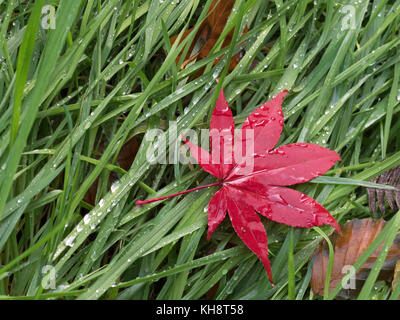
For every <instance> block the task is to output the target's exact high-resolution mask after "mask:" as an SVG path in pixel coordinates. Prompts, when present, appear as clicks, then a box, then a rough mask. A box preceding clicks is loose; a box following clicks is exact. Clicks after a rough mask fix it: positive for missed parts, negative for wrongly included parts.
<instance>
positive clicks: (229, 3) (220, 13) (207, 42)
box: [170, 0, 247, 71]
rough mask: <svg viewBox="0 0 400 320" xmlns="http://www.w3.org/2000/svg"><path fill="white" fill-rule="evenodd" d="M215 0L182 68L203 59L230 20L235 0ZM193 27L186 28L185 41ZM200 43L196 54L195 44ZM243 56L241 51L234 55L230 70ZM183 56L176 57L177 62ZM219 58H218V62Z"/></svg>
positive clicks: (230, 34)
mask: <svg viewBox="0 0 400 320" xmlns="http://www.w3.org/2000/svg"><path fill="white" fill-rule="evenodd" d="M217 2H218V0H214V1H213V2H212V3H211V6H210V8H209V10H208V15H207V18H206V19H205V20H204V22H203V23H202V24H201V26H200V28H199V30H198V32H197V34H196V36H195V37H194V39H193V42H192V44H191V46H190V48H189V50H188V53H187V55H186V57H185V61H184V62H183V63H182V66H181V69H184V68H185V66H186V65H187V64H188V63H189V62H191V61H193V60H195V59H199V60H200V59H203V58H205V57H207V56H208V54H209V53H210V51H211V49H212V48H213V47H214V45H215V43H216V42H217V40H218V38H219V36H220V34H221V33H222V31H223V29H224V27H225V24H226V22H227V21H228V18H229V15H230V14H231V11H232V8H233V6H234V4H235V0H220V1H219V3H217ZM214 7H215V8H214ZM192 30H193V28H190V29H188V30H186V31H185V32H184V34H183V36H182V40H181V41H183V40H184V39H185V38H186V37H187V36H188V35H189V34H190V33H191V32H192ZM233 32H234V30H233V29H232V30H231V31H230V33H229V34H228V35H227V36H226V38H225V39H224V42H223V44H222V48H224V47H226V46H228V45H229V44H230V43H231V41H232V36H233ZM246 32H247V26H246V27H245V29H244V31H243V35H244V34H246ZM177 36H178V35H175V36H173V37H171V39H170V41H171V44H173V43H174V42H175V40H176V38H177ZM196 44H198V45H199V46H200V50H199V51H198V52H196V53H195V54H192V52H193V49H194V47H195V45H196ZM241 57H242V54H241V53H238V54H236V55H235V56H233V57H232V59H231V63H230V65H229V71H232V70H233V69H234V68H235V67H236V65H237V64H238V63H239V61H240V59H241ZM180 58H181V54H180V55H178V57H177V58H176V63H177V64H178V62H179V59H180ZM218 60H219V59H216V62H218Z"/></svg>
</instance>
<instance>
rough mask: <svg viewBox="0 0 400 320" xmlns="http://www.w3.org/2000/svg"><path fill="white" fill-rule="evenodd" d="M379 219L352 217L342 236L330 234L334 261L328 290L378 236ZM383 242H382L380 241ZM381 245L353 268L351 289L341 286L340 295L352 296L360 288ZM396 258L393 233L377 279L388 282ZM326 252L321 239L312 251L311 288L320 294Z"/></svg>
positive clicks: (399, 250) (399, 251)
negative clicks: (357, 268)
mask: <svg viewBox="0 0 400 320" xmlns="http://www.w3.org/2000/svg"><path fill="white" fill-rule="evenodd" d="M385 224H386V221H385V220H383V219H379V220H372V219H371V218H367V219H353V220H351V221H348V222H347V223H346V224H345V225H344V226H343V227H342V233H343V235H342V236H340V235H339V234H336V233H335V234H334V235H333V236H332V237H330V239H331V241H332V244H333V246H334V250H335V254H334V263H333V270H332V275H331V283H330V291H331V290H333V289H334V288H335V287H336V286H337V285H338V284H339V282H340V281H341V280H342V278H343V276H344V275H345V274H346V273H347V271H348V269H347V270H346V268H349V266H352V265H353V264H354V263H355V262H356V261H357V259H358V258H359V257H360V256H361V254H362V253H363V252H364V251H365V250H366V249H367V248H368V246H369V245H370V244H371V242H372V241H373V240H374V239H375V238H376V237H377V236H378V234H379V233H380V231H381V230H382V229H383V227H384V226H385ZM382 245H383V244H382ZM382 245H381V246H380V247H379V248H378V249H377V250H376V251H375V252H374V253H373V254H372V255H371V256H370V257H369V258H368V260H367V261H366V262H365V264H364V265H363V266H362V267H361V268H360V269H359V270H358V271H357V273H356V279H355V289H342V291H341V292H340V293H339V294H338V297H340V298H346V299H347V298H349V297H352V296H354V295H356V294H357V293H358V292H359V291H360V290H361V288H362V283H363V282H364V281H365V279H366V278H367V277H368V274H369V272H370V270H371V268H372V266H373V265H374V263H375V261H376V259H377V257H378V255H379V252H380V251H381V248H382ZM398 259H400V236H397V237H396V239H395V241H394V243H393V245H392V246H391V248H390V250H389V252H388V255H387V257H386V260H385V263H384V264H383V266H382V269H381V272H380V274H379V277H378V280H386V281H390V280H391V278H392V276H393V269H394V265H395V263H396V261H397V260H398ZM328 261H329V251H328V246H327V244H326V242H325V241H324V242H322V243H321V244H320V246H319V247H318V248H317V250H316V251H315V253H314V265H313V270H312V276H311V288H312V290H313V292H314V293H315V294H319V295H323V293H324V286H325V277H326V271H327V268H328Z"/></svg>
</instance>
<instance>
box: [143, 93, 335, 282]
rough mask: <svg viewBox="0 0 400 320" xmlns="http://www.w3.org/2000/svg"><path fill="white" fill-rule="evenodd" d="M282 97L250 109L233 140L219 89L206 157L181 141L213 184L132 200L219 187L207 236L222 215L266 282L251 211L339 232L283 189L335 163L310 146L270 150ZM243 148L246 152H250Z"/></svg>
mask: <svg viewBox="0 0 400 320" xmlns="http://www.w3.org/2000/svg"><path fill="white" fill-rule="evenodd" d="M286 94H287V91H286V90H285V91H282V92H281V93H279V94H278V95H277V96H276V97H274V98H273V99H271V100H270V101H267V102H266V103H264V104H262V105H261V106H260V107H259V108H258V109H256V110H254V111H253V112H252V113H251V114H250V115H249V116H248V117H247V119H246V120H245V121H244V123H243V125H242V128H241V130H240V131H239V133H238V135H237V136H236V138H235V139H234V134H235V133H234V130H235V123H234V120H233V115H232V111H231V110H230V108H229V105H228V103H227V102H226V100H225V96H224V94H223V91H222V90H221V92H220V95H219V97H218V99H217V102H216V106H215V108H214V111H213V114H212V117H211V122H210V150H211V151H212V152H211V154H210V153H209V152H208V151H207V150H205V149H203V148H201V147H199V146H197V145H195V144H192V143H191V142H190V141H188V140H186V138H184V141H185V143H186V145H187V146H188V147H189V150H190V153H191V154H192V156H193V158H194V159H195V160H196V162H197V163H198V164H199V165H200V166H201V167H202V169H203V170H204V171H206V172H208V173H210V174H211V175H213V176H215V177H216V178H218V179H219V182H216V183H212V184H209V185H206V186H201V187H197V188H194V189H191V190H186V191H183V192H179V193H177V194H174V195H170V196H166V197H162V198H157V199H151V200H145V201H142V200H138V201H136V204H137V205H143V204H146V203H150V202H155V201H158V200H162V199H167V198H171V197H175V196H178V195H180V194H185V193H188V192H191V191H195V190H199V189H202V188H208V187H211V186H221V187H222V188H221V189H219V190H218V191H217V192H216V193H215V194H214V196H213V197H212V198H211V200H210V202H209V205H208V237H207V238H208V239H209V238H210V237H211V234H212V232H213V231H214V230H215V229H216V227H217V226H218V225H219V224H220V223H221V222H222V220H223V219H224V218H225V216H226V212H228V215H229V218H230V220H231V222H232V225H233V228H234V230H235V232H236V233H237V235H238V236H239V237H240V238H241V239H242V241H243V242H244V243H245V244H246V246H247V247H248V248H249V249H250V250H251V251H253V252H254V253H255V254H256V255H257V256H258V258H259V259H260V260H261V261H262V263H263V265H264V268H265V270H266V272H267V274H268V278H269V280H270V282H271V283H273V281H272V273H271V265H270V262H269V259H268V246H267V242H268V241H267V233H266V231H265V228H264V225H263V224H262V222H261V219H260V217H259V216H258V215H257V214H256V212H258V213H260V214H261V215H263V216H264V217H266V218H268V219H270V220H273V221H275V222H279V223H284V224H286V225H289V226H293V227H306V228H309V227H313V226H320V225H325V224H329V225H331V226H332V227H334V228H335V229H336V230H337V231H338V232H340V227H339V225H338V224H337V222H336V220H335V219H334V218H333V217H332V216H331V215H330V214H329V212H328V211H327V210H326V209H325V208H324V207H322V206H321V205H320V204H319V203H318V202H316V201H315V200H314V199H312V198H310V197H308V196H306V195H305V194H302V193H300V192H298V191H296V190H294V189H290V188H285V187H284V186H290V185H294V184H297V183H303V182H307V181H309V180H311V179H313V178H315V177H317V176H319V175H322V174H323V173H325V172H326V171H327V170H329V169H330V168H331V167H332V166H333V165H334V164H335V162H336V161H339V160H340V156H339V155H338V154H337V153H336V152H335V151H332V150H329V149H326V148H323V147H321V146H318V145H315V144H311V143H293V144H288V145H284V146H281V147H279V148H277V149H273V148H274V147H275V145H276V144H277V143H278V140H279V138H280V136H281V133H282V128H283V113H282V106H281V104H282V102H283V98H284V97H285V96H286ZM249 148H251V149H252V151H251V152H250V153H248V149H249ZM243 150H245V155H244V156H243ZM238 159H239V160H238Z"/></svg>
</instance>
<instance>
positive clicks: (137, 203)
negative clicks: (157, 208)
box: [136, 181, 222, 206]
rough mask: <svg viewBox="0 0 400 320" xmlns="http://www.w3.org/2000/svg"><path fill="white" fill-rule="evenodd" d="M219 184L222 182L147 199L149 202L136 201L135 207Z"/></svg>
mask: <svg viewBox="0 0 400 320" xmlns="http://www.w3.org/2000/svg"><path fill="white" fill-rule="evenodd" d="M221 184H222V181H219V182H214V183H210V184H206V185H204V186H200V187H196V188H193V189H189V190H186V191H182V192H178V193H175V194H171V195H169V196H165V197H160V198H154V199H149V200H137V201H136V205H139V206H141V205H144V204H148V203H152V202H156V201H161V200H165V199H169V198H173V197H176V196H179V195H181V194H186V193H189V192H192V191H196V190H200V189H205V188H210V187H214V186H220V185H221Z"/></svg>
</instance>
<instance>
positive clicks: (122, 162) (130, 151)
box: [84, 137, 139, 205]
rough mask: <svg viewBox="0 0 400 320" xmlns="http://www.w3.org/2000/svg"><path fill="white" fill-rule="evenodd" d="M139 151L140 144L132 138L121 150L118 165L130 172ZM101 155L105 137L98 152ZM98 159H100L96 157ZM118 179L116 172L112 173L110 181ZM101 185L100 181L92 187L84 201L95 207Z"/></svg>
mask: <svg viewBox="0 0 400 320" xmlns="http://www.w3.org/2000/svg"><path fill="white" fill-rule="evenodd" d="M138 150H139V142H138V141H137V140H136V139H135V138H132V139H130V140H128V141H127V142H126V143H125V144H124V145H123V146H122V148H121V150H120V152H119V153H118V156H117V164H118V165H119V166H120V167H121V168H122V169H124V170H126V171H128V170H129V168H130V167H131V165H132V162H133V160H134V159H135V156H136V153H137V151H138ZM97 151H98V152H99V153H103V151H104V137H103V138H102V140H101V142H100V145H99V148H98V150H97ZM95 158H96V159H97V158H99V157H95ZM117 179H118V177H117V175H116V173H115V172H111V173H110V177H109V181H110V183H113V182H114V181H115V180H117ZM98 183H99V179H98V178H97V179H96V181H95V182H94V183H93V184H92V185H91V186H90V188H89V190H88V191H87V192H86V195H85V197H84V201H85V202H87V203H90V204H91V205H94V204H95V202H96V194H97V186H98Z"/></svg>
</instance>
